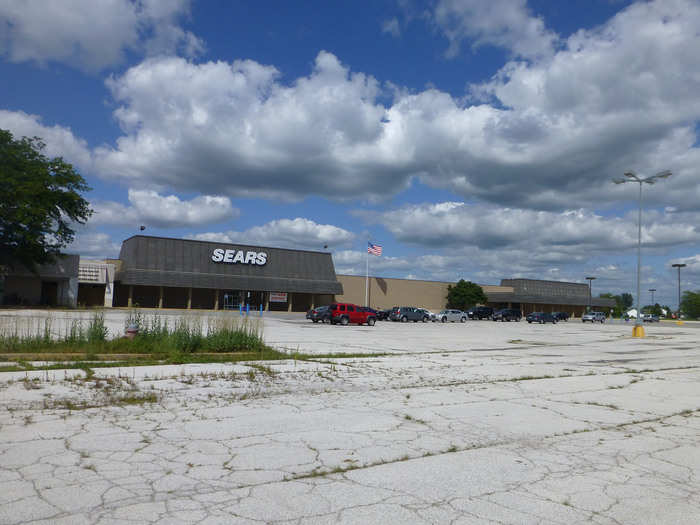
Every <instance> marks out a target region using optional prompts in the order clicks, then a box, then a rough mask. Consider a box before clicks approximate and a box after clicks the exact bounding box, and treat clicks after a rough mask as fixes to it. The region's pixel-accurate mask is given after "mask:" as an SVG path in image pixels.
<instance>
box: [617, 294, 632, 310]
mask: <svg viewBox="0 0 700 525" xmlns="http://www.w3.org/2000/svg"><path fill="white" fill-rule="evenodd" d="M633 304H634V298H633V297H632V294H631V293H627V292H625V293H623V294H622V295H620V306H621V308H622V310H624V311H627V310H629V309H630V308H632V305H633Z"/></svg>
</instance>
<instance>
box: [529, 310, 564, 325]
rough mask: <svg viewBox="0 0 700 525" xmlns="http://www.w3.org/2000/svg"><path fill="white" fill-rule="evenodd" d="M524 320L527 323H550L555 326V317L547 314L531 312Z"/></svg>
mask: <svg viewBox="0 0 700 525" xmlns="http://www.w3.org/2000/svg"><path fill="white" fill-rule="evenodd" d="M525 320H526V321H527V322H528V323H540V324H544V323H552V324H556V323H557V320H556V319H555V317H554V316H553V315H552V314H550V313H547V312H532V313H531V314H528V316H527V317H526V318H525Z"/></svg>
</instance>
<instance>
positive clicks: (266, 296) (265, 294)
mask: <svg viewBox="0 0 700 525" xmlns="http://www.w3.org/2000/svg"><path fill="white" fill-rule="evenodd" d="M263 303H265V306H264V307H263V308H264V309H265V311H266V312H269V311H270V292H263Z"/></svg>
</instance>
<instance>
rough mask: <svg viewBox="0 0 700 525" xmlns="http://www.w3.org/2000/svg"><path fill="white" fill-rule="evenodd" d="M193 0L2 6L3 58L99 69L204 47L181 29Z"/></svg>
mask: <svg viewBox="0 0 700 525" xmlns="http://www.w3.org/2000/svg"><path fill="white" fill-rule="evenodd" d="M189 3H190V2H189V0H104V1H95V0H63V1H60V2H58V1H46V0H24V1H22V2H12V1H7V2H1V3H0V55H6V56H7V58H8V59H9V60H10V61H12V62H25V61H35V62H38V63H40V64H44V63H46V62H49V61H55V62H65V63H67V64H70V65H73V66H76V67H78V68H81V69H85V70H88V71H96V70H100V69H103V68H105V67H108V66H112V65H115V64H118V63H120V62H122V61H123V59H124V54H125V53H126V52H127V51H137V52H146V53H148V54H160V53H173V52H176V51H178V50H179V51H181V52H183V53H185V54H186V55H187V56H193V55H195V54H197V53H199V52H200V51H201V50H202V49H203V44H202V42H201V40H199V39H198V38H197V37H196V36H195V35H193V34H192V33H191V32H189V31H185V30H184V29H182V28H181V27H180V25H179V19H180V18H182V17H183V16H186V15H187V14H189Z"/></svg>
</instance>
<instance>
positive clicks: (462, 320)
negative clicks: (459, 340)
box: [459, 317, 467, 323]
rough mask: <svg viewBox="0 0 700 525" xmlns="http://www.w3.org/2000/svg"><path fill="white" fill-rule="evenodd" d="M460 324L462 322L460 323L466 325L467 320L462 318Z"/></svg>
mask: <svg viewBox="0 0 700 525" xmlns="http://www.w3.org/2000/svg"><path fill="white" fill-rule="evenodd" d="M459 322H460V323H466V322H467V318H466V317H462V318H461V319H460V320H459Z"/></svg>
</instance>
